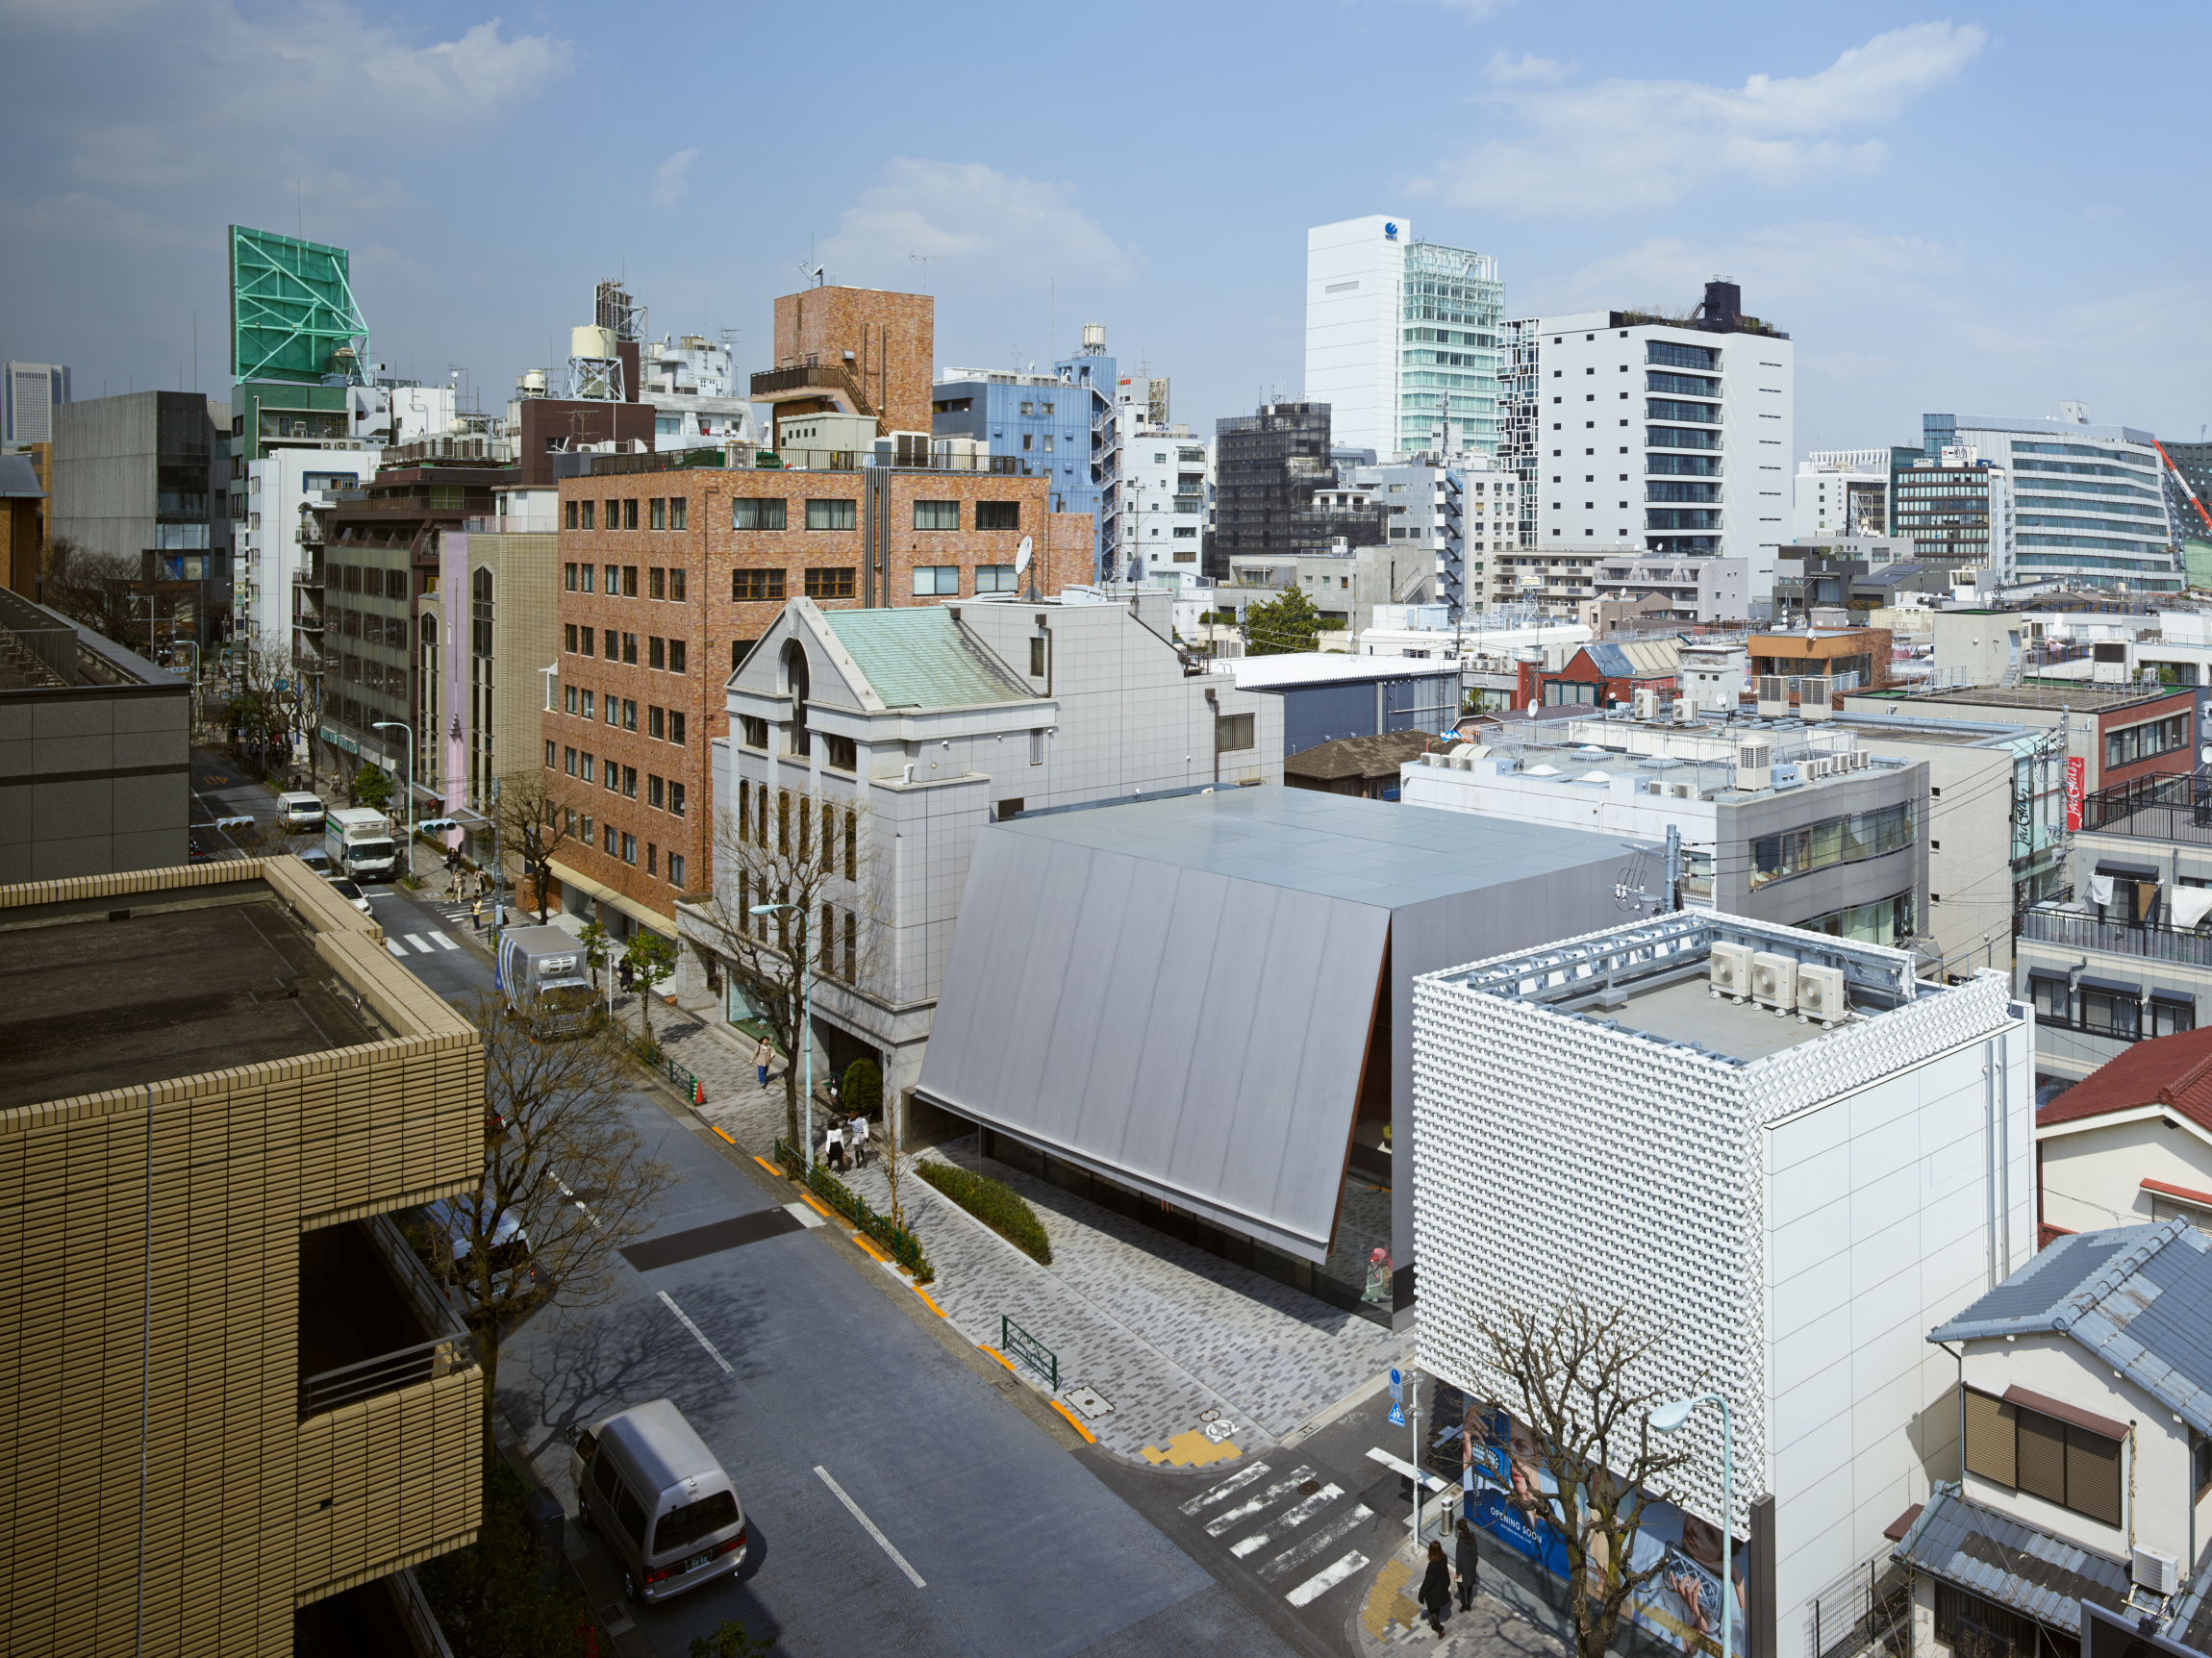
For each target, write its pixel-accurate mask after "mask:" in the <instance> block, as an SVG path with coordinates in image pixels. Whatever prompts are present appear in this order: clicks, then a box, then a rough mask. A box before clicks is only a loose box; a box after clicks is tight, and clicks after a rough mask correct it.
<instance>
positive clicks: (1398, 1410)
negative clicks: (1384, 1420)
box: [1390, 1404, 1405, 1428]
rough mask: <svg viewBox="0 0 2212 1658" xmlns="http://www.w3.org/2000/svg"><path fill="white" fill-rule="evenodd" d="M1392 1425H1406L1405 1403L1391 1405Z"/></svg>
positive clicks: (1399, 1426)
mask: <svg viewBox="0 0 2212 1658" xmlns="http://www.w3.org/2000/svg"><path fill="white" fill-rule="evenodd" d="M1390 1425H1391V1426H1392V1427H1394V1428H1402V1427H1404V1426H1405V1406H1404V1405H1403V1404H1395V1405H1393V1406H1391V1408H1390Z"/></svg>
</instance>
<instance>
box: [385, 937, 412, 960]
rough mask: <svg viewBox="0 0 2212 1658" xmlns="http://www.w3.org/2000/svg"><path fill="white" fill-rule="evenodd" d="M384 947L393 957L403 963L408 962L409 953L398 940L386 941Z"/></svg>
mask: <svg viewBox="0 0 2212 1658" xmlns="http://www.w3.org/2000/svg"><path fill="white" fill-rule="evenodd" d="M384 947H385V948H386V949H388V950H390V952H391V953H392V954H393V955H395V956H397V957H398V958H399V959H400V960H401V961H403V962H404V961H406V960H407V951H406V949H405V948H404V947H403V946H402V945H401V944H400V942H399V941H398V940H397V939H387V940H385V941H384Z"/></svg>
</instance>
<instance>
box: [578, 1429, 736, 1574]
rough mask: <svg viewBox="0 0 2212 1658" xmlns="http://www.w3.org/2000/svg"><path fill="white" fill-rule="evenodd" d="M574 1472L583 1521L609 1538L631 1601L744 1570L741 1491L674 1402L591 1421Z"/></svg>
mask: <svg viewBox="0 0 2212 1658" xmlns="http://www.w3.org/2000/svg"><path fill="white" fill-rule="evenodd" d="M568 1475H569V1477H570V1478H571V1479H572V1480H573V1481H574V1482H575V1485H576V1517H577V1519H578V1520H582V1521H583V1522H584V1523H585V1524H586V1525H589V1526H595V1527H596V1528H597V1529H598V1532H599V1535H600V1536H601V1537H603V1538H605V1539H606V1541H607V1545H608V1547H609V1548H610V1549H612V1550H613V1551H614V1554H615V1558H616V1562H617V1563H618V1564H619V1565H620V1567H621V1569H622V1593H623V1594H625V1595H628V1596H629V1597H630V1598H631V1599H632V1600H640V1601H644V1602H647V1603H652V1602H655V1601H661V1600H666V1599H667V1598H668V1597H669V1596H671V1595H681V1594H682V1593H683V1592H684V1591H685V1590H687V1589H696V1588H697V1587H698V1586H699V1585H700V1584H702V1583H705V1582H706V1581H708V1580H709V1579H710V1578H714V1577H717V1576H720V1575H721V1574H723V1573H725V1572H731V1571H735V1570H738V1569H739V1568H740V1567H742V1565H744V1563H745V1511H744V1506H743V1505H742V1503H740V1502H739V1501H738V1493H737V1488H736V1487H734V1486H733V1485H731V1484H730V1476H729V1475H728V1474H726V1473H724V1472H723V1471H722V1465H721V1464H720V1463H719V1462H717V1461H716V1460H715V1453H714V1452H713V1451H711V1450H709V1449H707V1447H706V1444H705V1442H703V1441H702V1440H701V1439H700V1438H699V1436H698V1435H697V1434H696V1433H695V1432H693V1431H692V1428H691V1423H690V1422H688V1421H686V1420H685V1419H684V1413H683V1412H682V1411H679V1410H678V1409H676V1407H675V1405H674V1404H673V1403H671V1402H670V1401H669V1400H667V1399H655V1400H654V1401H653V1402H652V1403H651V1404H649V1405H638V1406H635V1407H634V1408H632V1409H630V1410H626V1411H617V1412H616V1414H615V1415H613V1416H611V1417H605V1418H602V1419H600V1420H598V1421H595V1422H593V1423H592V1424H591V1426H590V1427H589V1428H587V1429H585V1430H584V1432H582V1433H580V1434H578V1435H577V1436H576V1442H575V1444H573V1445H572V1446H571V1447H570V1448H569V1452H568Z"/></svg>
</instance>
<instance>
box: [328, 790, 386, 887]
mask: <svg viewBox="0 0 2212 1658" xmlns="http://www.w3.org/2000/svg"><path fill="white" fill-rule="evenodd" d="M322 844H323V850H324V851H325V852H327V853H328V854H329V855H330V865H331V870H332V872H333V873H334V874H339V875H351V876H352V877H353V878H354V879H355V880H357V881H389V880H390V879H392V877H393V876H395V875H397V874H398V873H399V847H398V845H397V844H396V843H395V842H393V840H392V829H391V819H390V818H389V817H387V816H385V815H384V814H383V813H381V812H377V811H374V810H372V809H370V808H369V807H366V806H334V807H332V808H331V810H330V811H329V812H327V813H325V814H324V815H323V841H322Z"/></svg>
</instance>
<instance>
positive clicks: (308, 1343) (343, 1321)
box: [299, 1216, 476, 1418]
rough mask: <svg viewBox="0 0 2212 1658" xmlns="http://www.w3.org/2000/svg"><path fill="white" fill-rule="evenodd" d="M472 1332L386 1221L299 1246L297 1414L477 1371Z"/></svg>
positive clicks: (329, 1229) (322, 1233)
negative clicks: (457, 1317) (462, 1322)
mask: <svg viewBox="0 0 2212 1658" xmlns="http://www.w3.org/2000/svg"><path fill="white" fill-rule="evenodd" d="M475 1364H476V1352H475V1347H474V1345H473V1344H472V1341H471V1339H470V1337H469V1335H468V1332H467V1331H466V1330H465V1329H464V1328H463V1327H462V1324H461V1322H460V1320H459V1319H456V1318H455V1317H454V1315H453V1314H452V1312H451V1311H450V1310H449V1309H448V1307H447V1305H446V1302H445V1298H444V1296H443V1294H441V1293H440V1290H439V1288H438V1285H437V1283H436V1282H435V1281H434V1280H433V1279H432V1278H431V1276H430V1274H429V1272H428V1271H426V1270H425V1269H424V1268H423V1266H422V1263H421V1261H420V1260H419V1259H418V1258H417V1257H416V1256H415V1251H414V1250H413V1249H411V1248H410V1247H409V1246H408V1244H407V1242H406V1240H405V1239H404V1238H403V1237H402V1236H401V1234H400V1231H399V1229H398V1227H397V1226H395V1225H394V1224H393V1223H392V1222H391V1220H390V1218H388V1217H385V1216H375V1217H372V1218H370V1219H368V1220H365V1221H349V1222H345V1223H342V1224H340V1225H337V1226H324V1227H318V1228H316V1229H315V1230H314V1231H311V1232H307V1233H304V1234H302V1236H301V1238H300V1289H299V1371H300V1381H299V1414H300V1415H301V1417H303V1418H306V1417H314V1416H320V1415H322V1414H324V1413H325V1412H328V1411H335V1410H338V1409H339V1408H340V1407H342V1406H346V1405H353V1404H359V1403H361V1402H362V1401H363V1400H365V1399H371V1398H375V1397H378V1396H379V1395H382V1394H397V1393H403V1392H405V1391H407V1390H409V1389H412V1388H417V1387H420V1386H422V1385H423V1384H425V1383H428V1382H433V1381H437V1380H439V1379H440V1378H442V1377H445V1376H450V1375H453V1374H455V1373H457V1372H459V1371H462V1370H467V1369H474V1367H475Z"/></svg>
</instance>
